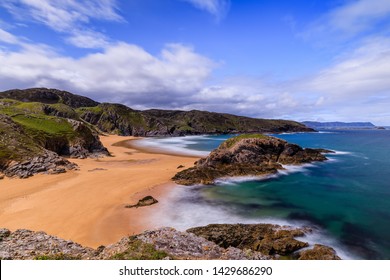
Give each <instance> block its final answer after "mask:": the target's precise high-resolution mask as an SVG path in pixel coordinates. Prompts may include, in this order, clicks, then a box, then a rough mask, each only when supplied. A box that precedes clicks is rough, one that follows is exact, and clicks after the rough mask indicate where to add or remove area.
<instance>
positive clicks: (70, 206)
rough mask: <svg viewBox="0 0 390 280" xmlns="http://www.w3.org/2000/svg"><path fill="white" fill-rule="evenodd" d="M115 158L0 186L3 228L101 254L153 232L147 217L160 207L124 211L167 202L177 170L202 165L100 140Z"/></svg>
mask: <svg viewBox="0 0 390 280" xmlns="http://www.w3.org/2000/svg"><path fill="white" fill-rule="evenodd" d="M100 139H101V141H102V143H103V145H104V146H105V147H107V149H108V150H109V151H110V153H111V154H112V156H111V157H104V158H97V159H93V158H88V159H70V161H72V162H75V163H77V164H78V165H79V167H80V170H77V171H70V172H67V173H64V174H58V175H35V176H33V177H31V178H28V179H14V178H11V179H10V178H5V179H3V180H2V181H1V183H0V228H8V229H10V230H12V231H14V230H16V229H29V230H34V231H44V232H46V233H48V234H51V235H55V236H58V237H60V238H63V239H68V240H72V241H74V242H77V243H80V244H81V245H83V246H88V247H92V248H97V247H98V246H100V245H108V244H111V243H114V242H117V241H118V240H119V239H121V238H122V237H125V236H129V235H133V234H138V233H141V232H143V231H145V230H148V229H153V228H154V225H153V221H152V219H150V218H149V217H151V216H152V215H153V212H154V211H158V207H159V203H157V204H155V205H152V206H148V207H139V208H131V209H129V208H125V205H127V204H135V203H137V201H138V200H139V199H141V198H142V197H144V196H147V195H152V196H153V197H155V198H156V199H157V200H162V199H164V196H165V195H167V194H168V193H169V192H170V190H171V189H172V188H174V187H178V186H177V185H175V184H174V183H173V182H172V181H171V178H172V177H173V176H174V175H175V174H176V173H177V171H178V166H179V165H182V166H185V167H186V168H188V167H191V166H193V163H194V162H195V161H196V160H197V159H198V157H194V156H183V155H177V154H174V155H173V154H171V153H169V152H164V151H162V150H161V151H157V150H152V151H148V150H147V148H143V149H139V148H137V147H134V146H133V145H131V144H129V141H131V140H134V139H140V138H136V137H124V136H116V135H109V136H101V137H100Z"/></svg>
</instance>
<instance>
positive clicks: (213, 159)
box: [172, 134, 327, 185]
mask: <svg viewBox="0 0 390 280" xmlns="http://www.w3.org/2000/svg"><path fill="white" fill-rule="evenodd" d="M324 151H325V150H317V149H308V148H307V149H303V148H301V147H300V146H298V145H295V144H290V143H288V142H286V141H284V140H282V139H278V138H275V137H271V136H265V135H261V134H250V135H240V136H237V137H233V138H230V139H228V140H226V141H225V142H223V143H222V144H221V145H220V146H219V147H218V148H217V149H215V150H213V151H212V152H211V153H210V154H209V156H207V157H206V158H203V159H200V160H199V161H197V162H196V163H195V166H194V167H192V168H189V169H186V170H183V171H180V172H179V173H177V174H176V175H175V176H174V177H173V178H172V179H173V180H174V181H175V182H176V183H178V184H182V185H192V184H212V183H214V180H215V179H217V178H221V177H232V176H248V175H251V176H259V175H264V174H272V173H276V172H277V170H278V169H284V168H283V164H293V165H299V164H303V163H309V162H313V161H324V160H326V159H327V158H326V157H325V156H324V155H322V153H323V152H324Z"/></svg>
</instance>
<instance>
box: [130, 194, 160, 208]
mask: <svg viewBox="0 0 390 280" xmlns="http://www.w3.org/2000/svg"><path fill="white" fill-rule="evenodd" d="M156 203H158V200H157V199H155V198H154V197H153V196H150V195H148V196H145V197H144V198H142V199H140V200H139V201H138V202H137V204H134V205H126V206H125V207H126V208H133V207H135V208H138V207H143V206H150V205H153V204H156Z"/></svg>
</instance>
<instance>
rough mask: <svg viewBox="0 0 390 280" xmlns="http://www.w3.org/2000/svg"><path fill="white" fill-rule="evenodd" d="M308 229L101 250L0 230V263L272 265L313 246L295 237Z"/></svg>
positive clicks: (193, 236)
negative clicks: (220, 262) (93, 261)
mask: <svg viewBox="0 0 390 280" xmlns="http://www.w3.org/2000/svg"><path fill="white" fill-rule="evenodd" d="M308 232H310V229H308V228H299V229H296V228H290V227H282V226H277V225H267V224H259V225H209V226H206V227H199V228H193V229H190V230H188V231H187V232H181V231H178V230H175V229H173V228H160V229H156V230H150V231H145V232H143V233H141V234H138V235H134V236H129V237H124V238H122V239H121V240H119V241H118V242H116V243H114V244H111V245H108V246H100V247H98V248H97V249H96V250H95V249H92V248H88V247H83V246H81V245H80V244H77V243H75V242H73V241H69V240H64V239H61V238H58V237H55V236H51V235H48V234H46V233H44V232H34V231H30V230H23V229H20V230H16V231H14V232H10V231H9V230H8V229H0V259H19V260H25V259H57V260H59V259H97V260H109V259H124V260H125V259H179V260H197V259H199V260H211V259H215V260H266V259H277V258H278V257H279V254H280V255H288V254H290V253H291V252H295V251H296V250H298V249H300V248H303V247H307V246H308V244H307V243H305V242H301V241H298V240H296V239H294V237H297V236H302V235H304V234H305V233H308ZM293 256H294V257H295V258H298V257H299V259H333V260H337V259H340V258H339V257H338V256H337V255H336V253H335V251H334V250H333V249H332V248H330V247H327V246H323V245H318V244H316V245H315V246H314V248H312V249H309V250H306V251H299V252H297V253H295V254H294V255H293Z"/></svg>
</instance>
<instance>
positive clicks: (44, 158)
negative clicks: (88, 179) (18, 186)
mask: <svg viewBox="0 0 390 280" xmlns="http://www.w3.org/2000/svg"><path fill="white" fill-rule="evenodd" d="M74 169H78V166H77V164H75V163H72V162H70V161H68V160H66V159H64V158H62V157H60V156H58V155H57V154H56V153H54V152H51V151H48V150H45V151H43V153H42V154H41V155H39V156H34V157H31V158H30V159H27V160H24V161H21V162H15V161H12V162H10V163H9V164H8V166H7V167H6V168H4V169H3V170H2V172H3V173H4V174H5V175H6V176H8V177H18V178H22V179H23V178H28V177H30V176H33V175H35V174H39V173H43V174H60V173H64V172H66V171H68V170H74Z"/></svg>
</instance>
